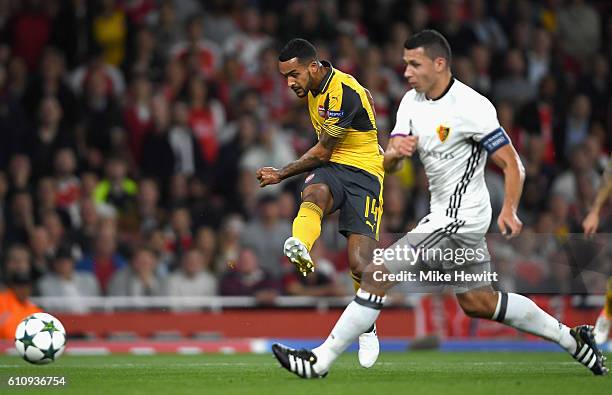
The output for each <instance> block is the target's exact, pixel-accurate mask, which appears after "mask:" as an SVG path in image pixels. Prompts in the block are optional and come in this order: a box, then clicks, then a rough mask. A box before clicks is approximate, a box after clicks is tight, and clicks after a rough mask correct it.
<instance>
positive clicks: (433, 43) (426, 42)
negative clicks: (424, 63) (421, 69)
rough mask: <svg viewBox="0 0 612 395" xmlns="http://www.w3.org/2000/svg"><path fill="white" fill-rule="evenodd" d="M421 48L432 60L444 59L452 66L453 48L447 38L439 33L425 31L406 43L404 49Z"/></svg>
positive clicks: (431, 30)
mask: <svg viewBox="0 0 612 395" xmlns="http://www.w3.org/2000/svg"><path fill="white" fill-rule="evenodd" d="M419 47H423V50H425V54H426V55H427V56H428V57H429V58H430V59H432V60H433V59H436V58H444V59H446V62H447V63H448V64H449V65H450V63H451V60H452V53H451V48H450V45H449V44H448V41H446V38H444V36H443V35H442V33H440V32H439V31H437V30H433V29H427V30H423V31H421V32H419V33H417V34H415V35H413V36H412V37H410V38H408V39H407V40H406V42H405V43H404V48H406V49H416V48H419Z"/></svg>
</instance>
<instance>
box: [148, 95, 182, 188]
mask: <svg viewBox="0 0 612 395" xmlns="http://www.w3.org/2000/svg"><path fill="white" fill-rule="evenodd" d="M152 110H153V124H154V126H153V130H151V131H149V133H147V134H146V135H145V136H144V139H143V142H142V160H141V162H140V168H141V169H142V173H143V175H145V176H148V177H153V178H155V180H157V182H159V183H161V184H167V183H168V181H169V180H170V177H171V176H172V174H173V173H174V169H175V162H176V159H175V156H174V152H173V150H172V147H171V145H170V140H169V138H168V129H169V128H170V108H169V106H168V103H167V102H166V99H164V98H163V96H156V97H155V98H153V103H152Z"/></svg>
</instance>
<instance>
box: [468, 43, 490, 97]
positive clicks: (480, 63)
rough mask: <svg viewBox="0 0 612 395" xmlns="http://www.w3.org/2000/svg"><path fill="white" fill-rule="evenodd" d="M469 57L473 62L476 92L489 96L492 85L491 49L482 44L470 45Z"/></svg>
mask: <svg viewBox="0 0 612 395" xmlns="http://www.w3.org/2000/svg"><path fill="white" fill-rule="evenodd" d="M470 58H471V59H472V63H473V64H474V73H475V74H476V75H475V76H474V86H473V87H472V88H474V89H475V90H476V91H478V93H480V94H483V95H485V96H489V94H490V92H491V87H492V84H493V82H492V78H491V51H490V50H489V48H488V47H485V46H484V45H475V46H473V47H472V50H471V53H470Z"/></svg>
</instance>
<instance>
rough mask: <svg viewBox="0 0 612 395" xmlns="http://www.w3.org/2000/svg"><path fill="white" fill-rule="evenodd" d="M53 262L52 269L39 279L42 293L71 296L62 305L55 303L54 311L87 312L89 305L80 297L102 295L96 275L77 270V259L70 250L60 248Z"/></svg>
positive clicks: (53, 295) (39, 287)
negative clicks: (75, 259)
mask: <svg viewBox="0 0 612 395" xmlns="http://www.w3.org/2000/svg"><path fill="white" fill-rule="evenodd" d="M52 262H53V264H52V265H51V267H50V268H51V271H50V272H49V273H47V274H45V275H44V276H43V277H42V278H41V279H40V280H39V281H38V289H39V292H40V295H41V296H42V297H49V296H50V297H68V298H70V299H69V300H66V301H65V302H64V303H62V305H55V307H54V308H53V310H54V311H68V312H72V313H85V312H87V311H88V307H87V305H86V304H84V303H83V301H82V300H80V297H82V296H99V295H100V286H99V285H98V281H97V280H96V277H95V276H94V275H93V274H91V273H89V272H82V271H75V261H74V258H73V257H72V255H71V254H70V251H68V250H65V249H60V250H59V251H58V252H57V254H56V255H55V257H54V258H53V259H52Z"/></svg>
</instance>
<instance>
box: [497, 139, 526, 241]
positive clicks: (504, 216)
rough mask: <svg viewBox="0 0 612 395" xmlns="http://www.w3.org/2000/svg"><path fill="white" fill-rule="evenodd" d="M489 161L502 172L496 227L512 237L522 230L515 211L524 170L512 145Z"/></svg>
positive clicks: (520, 192) (502, 148)
mask: <svg viewBox="0 0 612 395" xmlns="http://www.w3.org/2000/svg"><path fill="white" fill-rule="evenodd" d="M491 160H492V161H493V162H494V163H495V164H496V165H497V166H499V167H500V168H501V169H502V170H503V171H504V185H505V188H504V205H503V207H502V210H501V213H500V214H499V217H498V219H497V226H499V230H500V231H501V232H502V234H504V235H506V236H508V237H514V236H517V235H518V234H519V233H520V232H521V229H522V228H523V223H522V222H521V220H520V219H519V218H518V216H517V215H516V210H517V208H518V204H519V201H520V200H521V194H522V193H523V183H524V182H525V168H524V167H523V163H522V162H521V158H520V157H519V155H518V153H517V152H516V150H515V149H514V146H513V145H512V144H506V145H504V146H503V147H501V148H499V149H498V150H497V151H495V152H494V153H493V154H492V155H491Z"/></svg>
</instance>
